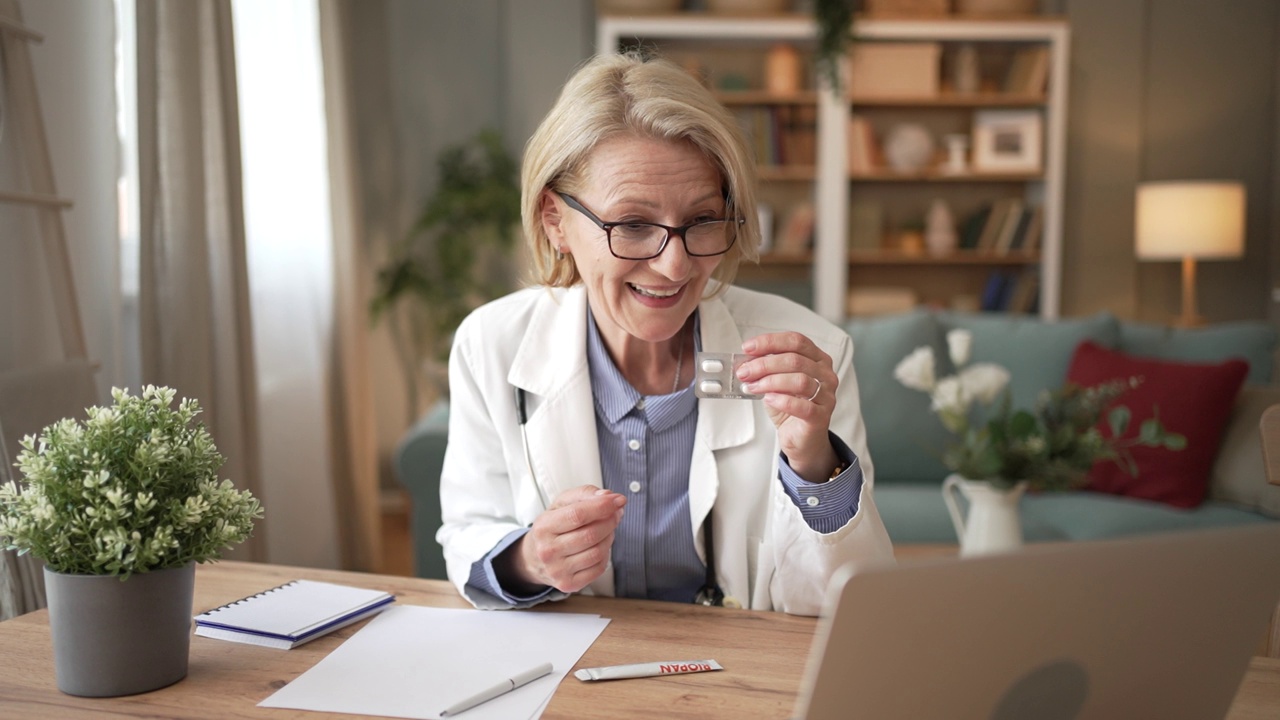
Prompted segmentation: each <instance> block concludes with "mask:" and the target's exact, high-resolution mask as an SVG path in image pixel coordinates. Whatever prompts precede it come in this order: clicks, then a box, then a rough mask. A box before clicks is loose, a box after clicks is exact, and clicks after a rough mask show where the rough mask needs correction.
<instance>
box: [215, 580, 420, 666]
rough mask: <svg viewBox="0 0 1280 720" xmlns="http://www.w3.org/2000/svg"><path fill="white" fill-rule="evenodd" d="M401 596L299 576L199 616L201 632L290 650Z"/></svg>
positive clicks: (221, 638) (233, 640) (360, 618)
mask: <svg viewBox="0 0 1280 720" xmlns="http://www.w3.org/2000/svg"><path fill="white" fill-rule="evenodd" d="M394 601H395V596H394V595H392V594H391V593H387V592H382V591H380V590H368V589H365V588H358V587H351V586H349V585H336V584H334V583H327V582H318V581H315V580H294V581H293V582H290V583H285V584H284V585H280V586H279V587H274V588H271V589H270V590H266V591H264V592H260V593H258V594H257V595H251V596H249V597H246V598H242V599H240V600H237V601H235V602H233V603H227V604H226V605H223V606H222V607H218V608H214V609H212V610H210V611H208V612H204V613H201V614H199V615H197V616H196V617H195V621H196V635H200V636H202V637H208V638H215V639H218V640H231V641H232V642H242V643H248V644H250V645H262V646H265V647H273V648H280V649H282V650H288V649H290V648H294V647H297V646H299V645H301V644H303V643H305V642H308V641H310V640H314V639H316V638H318V637H320V636H321V635H325V634H327V633H330V632H332V631H334V630H337V629H338V628H340V627H345V626H347V625H350V624H351V623H354V622H358V621H360V620H363V619H365V618H367V617H369V616H370V615H375V614H377V613H379V612H381V611H382V610H383V609H385V608H386V607H387V606H388V605H390V604H391V603H392V602H394Z"/></svg>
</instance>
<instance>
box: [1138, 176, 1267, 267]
mask: <svg viewBox="0 0 1280 720" xmlns="http://www.w3.org/2000/svg"><path fill="white" fill-rule="evenodd" d="M1137 205H1138V208H1137V221H1136V224H1137V228H1136V233H1135V234H1136V237H1137V254H1138V258H1139V259H1141V260H1180V259H1182V258H1187V257H1191V258H1196V259H1200V260H1205V259H1214V258H1219V259H1225V258H1238V257H1240V256H1242V255H1244V185H1243V184H1241V183H1235V182H1150V183H1142V184H1140V185H1139V186H1138V201H1137Z"/></svg>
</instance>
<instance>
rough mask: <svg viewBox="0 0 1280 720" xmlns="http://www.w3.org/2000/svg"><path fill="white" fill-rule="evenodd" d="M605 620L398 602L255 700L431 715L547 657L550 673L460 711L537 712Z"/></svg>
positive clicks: (468, 719) (505, 716)
mask: <svg viewBox="0 0 1280 720" xmlns="http://www.w3.org/2000/svg"><path fill="white" fill-rule="evenodd" d="M608 624H609V620H608V618H602V617H600V616H598V615H582V614H570V613H536V612H521V611H519V610H512V611H498V612H492V611H483V610H455V609H446V608H430V607H419V606H413V605H402V606H399V607H391V608H388V609H386V610H384V611H383V612H382V614H380V615H379V616H378V617H376V618H374V619H373V620H371V621H370V622H369V624H368V625H366V626H364V627H363V628H361V629H360V631H359V632H357V633H356V634H355V635H353V636H351V638H350V639H348V640H347V641H346V642H344V643H343V644H342V645H340V646H338V649H336V650H334V651H333V652H331V653H329V655H328V657H326V658H325V659H323V660H321V661H320V662H318V663H316V665H315V666H314V667H312V668H311V669H310V670H308V671H306V672H305V673H303V674H302V675H299V676H298V678H297V679H295V680H294V681H293V682H291V683H289V684H288V685H286V686H284V687H283V688H281V689H280V690H277V691H276V692H275V693H274V694H272V695H271V696H270V697H268V698H267V699H266V700H263V701H262V702H260V703H258V706H259V707H279V708H292V709H295V710H318V711H324V712H338V713H351V714H357V715H381V716H384V717H400V718H420V719H422V720H433V719H435V718H439V717H440V712H441V711H443V710H444V709H445V708H447V707H449V706H450V705H452V704H454V703H456V702H458V701H460V700H463V699H464V698H467V697H470V696H471V695H474V694H475V693H478V692H480V691H482V690H484V689H486V688H489V687H491V686H493V685H495V684H497V683H499V682H501V681H502V680H504V679H506V678H509V677H511V676H512V675H515V674H517V673H520V672H523V671H525V670H528V669H530V668H533V667H536V666H537V665H540V664H542V663H544V662H550V663H551V664H552V667H553V668H554V669H553V670H552V672H551V674H550V675H547V676H546V677H543V678H540V679H538V680H535V681H533V682H531V683H529V684H528V685H525V686H524V687H521V688H517V689H515V690H512V691H511V692H509V693H507V694H505V695H502V696H500V697H497V698H494V699H493V700H490V701H488V702H486V703H484V704H482V705H477V706H476V707H474V708H472V709H470V710H467V711H466V712H465V713H462V714H461V715H460V717H462V718H463V720H510V719H511V718H537V717H539V716H540V715H541V714H542V711H543V709H545V708H546V706H547V704H548V702H549V701H550V699H551V695H552V694H553V693H554V692H555V689H556V688H557V687H558V686H559V684H560V681H561V680H563V679H564V676H565V675H566V674H567V673H568V672H569V670H570V669H572V668H573V666H574V665H575V664H576V663H577V662H578V660H579V659H580V658H581V657H582V654H583V653H585V652H586V651H587V648H589V647H591V644H592V643H593V642H595V640H596V638H597V637H599V636H600V633H601V632H603V631H604V628H605V626H606V625H608Z"/></svg>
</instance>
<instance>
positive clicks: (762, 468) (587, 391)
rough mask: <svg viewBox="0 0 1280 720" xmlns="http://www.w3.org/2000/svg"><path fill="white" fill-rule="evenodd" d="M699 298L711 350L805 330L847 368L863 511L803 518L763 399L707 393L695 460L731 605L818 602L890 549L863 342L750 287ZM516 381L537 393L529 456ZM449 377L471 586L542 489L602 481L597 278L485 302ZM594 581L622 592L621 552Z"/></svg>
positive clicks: (446, 489)
mask: <svg viewBox="0 0 1280 720" xmlns="http://www.w3.org/2000/svg"><path fill="white" fill-rule="evenodd" d="M700 312H701V333H702V349H703V350H705V351H714V352H741V348H742V342H743V340H745V339H747V338H750V337H754V336H756V335H761V334H764V333H769V332H778V331H783V330H795V331H797V332H800V333H803V334H804V335H806V336H808V337H809V338H810V339H812V340H813V341H814V343H816V344H817V345H818V347H820V348H822V349H823V351H825V352H826V353H827V354H829V355H830V356H831V358H832V361H833V364H834V367H835V371H836V374H837V375H838V376H839V377H840V387H839V390H838V393H839V400H838V404H837V406H836V412H835V414H834V416H833V417H832V420H831V430H832V432H834V433H835V434H836V435H838V436H840V437H841V438H843V439H844V441H845V442H846V443H848V445H849V447H850V448H851V449H852V450H853V452H854V453H855V454H856V455H857V456H858V458H859V459H860V463H861V465H862V472H863V478H864V480H863V485H862V495H861V497H860V498H859V503H858V512H857V514H856V515H855V516H854V517H853V519H852V520H850V521H849V522H848V523H847V524H846V525H845V526H844V527H842V528H840V529H839V530H837V531H835V532H832V533H827V534H824V533H819V532H815V531H814V530H812V529H810V528H809V526H808V525H807V524H806V523H805V521H804V519H803V518H802V517H801V515H800V510H799V509H798V508H797V507H796V506H795V503H794V502H793V501H792V500H791V499H790V498H789V497H788V496H787V494H786V493H785V491H784V490H783V489H782V483H781V481H780V480H778V453H779V446H778V440H777V432H776V429H775V427H774V425H773V423H772V422H771V421H770V420H769V418H768V416H767V414H766V413H765V409H764V407H763V406H762V404H761V403H759V402H755V401H744V400H706V399H704V400H699V406H698V423H697V430H696V434H697V437H696V439H695V442H694V447H693V458H692V462H691V467H690V470H689V510H690V516H691V517H690V520H691V521H692V525H693V527H692V530H693V538H694V541H695V544H696V546H697V551H698V555H699V556H700V557H702V558H703V559H704V561H705V550H704V548H703V535H702V523H703V520H704V519H705V518H706V516H707V513H708V512H714V513H715V523H714V539H713V541H714V542H715V545H716V548H715V549H716V553H715V554H716V568H717V571H718V572H717V574H718V580H719V583H720V587H721V588H722V589H723V590H724V592H725V595H726V604H727V605H734V604H738V605H742V606H746V607H749V608H752V609H759V610H783V611H786V612H789V613H794V614H800V615H816V614H818V612H819V611H820V610H821V607H822V599H823V595H824V592H825V588H826V584H827V581H828V579H829V578H830V577H831V575H832V573H833V572H834V571H835V570H836V568H838V567H840V566H841V565H844V564H846V563H854V564H856V565H857V566H860V567H871V566H878V565H885V564H891V563H892V562H893V549H892V546H891V545H890V542H889V537H888V534H887V533H886V532H885V529H884V525H883V524H882V523H881V521H880V516H879V513H877V512H876V507H875V503H874V501H873V500H872V486H873V482H872V480H873V469H872V464H871V460H870V458H869V457H868V453H867V440H866V429H865V427H864V426H863V424H862V422H861V413H860V411H859V403H858V386H857V381H856V379H855V378H854V373H853V344H852V341H851V340H850V338H849V335H848V334H847V333H845V332H844V331H842V330H840V329H839V328H837V327H835V326H834V325H832V324H831V323H829V322H827V321H825V320H823V319H822V318H820V317H819V316H818V315H816V314H814V313H813V312H811V311H810V310H808V309H806V308H804V307H802V306H800V305H797V304H795V303H792V302H790V301H788V300H784V299H782V298H778V297H775V296H772V295H766V294H762V293H757V292H752V291H748V290H743V289H740V288H733V287H730V288H728V289H727V291H726V292H725V293H724V294H723V295H722V296H720V297H718V298H713V299H710V300H704V301H703V302H702V304H701V306H700ZM517 387H519V388H523V389H524V390H525V392H526V403H527V404H526V408H527V418H528V421H527V424H526V426H525V428H526V431H527V433H528V453H529V461H528V463H526V458H525V450H524V445H523V443H522V442H521V437H520V424H519V422H518V420H517V412H516V405H515V388H517ZM449 389H450V395H451V398H450V414H449V444H448V449H447V451H446V452H445V458H444V469H443V471H442V474H441V478H440V496H441V504H442V508H443V521H444V522H443V526H442V527H441V528H440V531H439V533H438V534H437V536H436V539H437V540H438V541H439V542H440V544H441V545H442V546H443V547H444V555H445V560H446V562H447V565H448V572H449V579H450V580H451V581H452V582H453V583H454V585H456V586H457V587H458V589H459V591H461V592H463V594H464V595H466V590H465V585H466V582H467V579H468V577H469V576H470V573H471V566H472V564H473V563H474V562H476V561H477V560H479V559H481V558H482V557H484V555H485V554H486V553H488V552H489V551H490V550H491V549H492V548H493V547H494V545H496V544H497V543H498V542H499V541H500V540H501V539H502V538H503V537H505V536H506V535H507V534H508V533H510V532H511V531H512V530H515V529H517V528H521V527H527V526H529V525H530V524H531V523H532V522H533V520H534V518H536V517H537V516H538V515H539V514H540V513H541V512H542V510H543V503H544V502H550V501H551V500H553V499H554V498H555V497H556V496H557V495H559V494H560V493H561V492H563V491H565V490H568V489H570V488H573V487H576V486H579V485H584V484H590V485H595V486H597V487H600V486H602V485H603V481H602V477H601V465H600V453H599V448H598V445H597V440H596V418H595V407H594V405H593V401H592V395H591V379H590V376H589V373H588V371H587V297H586V292H585V291H584V290H583V288H582V287H581V286H580V285H579V286H576V287H574V288H571V289H568V290H547V289H545V288H532V289H528V290H522V291H519V292H516V293H514V294H512V295H508V296H507V297H504V298H501V299H499V300H496V301H494V302H492V303H489V304H488V305H485V306H484V307H481V308H479V309H478V310H476V311H475V312H473V313H472V314H471V315H470V316H468V317H467V319H466V320H465V321H464V322H463V323H462V325H461V326H460V327H459V328H458V331H457V334H456V336H455V340H454V346H453V353H452V355H451V356H450V359H449ZM529 464H532V467H533V470H534V475H535V476H536V478H537V486H535V483H534V480H533V479H532V478H531V477H530V473H529V469H528V467H529ZM539 486H540V487H539ZM583 592H587V593H591V594H595V595H605V596H611V595H613V567H612V565H610V566H609V568H608V569H606V570H605V572H604V573H603V574H602V575H601V576H600V577H599V578H598V579H597V580H596V581H595V582H593V583H591V584H590V585H589V586H588V587H587V588H585V589H584V590H583ZM474 595H475V596H474V597H468V599H469V600H470V601H471V602H472V603H474V604H475V605H476V606H477V607H486V608H493V607H505V605H499V604H495V602H494V600H493V598H490V597H488V596H487V595H484V594H483V593H475V594H474ZM563 597H565V595H564V594H562V593H556V594H555V595H554V598H555V599H560V598H563Z"/></svg>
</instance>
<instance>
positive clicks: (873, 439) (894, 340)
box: [845, 311, 950, 483]
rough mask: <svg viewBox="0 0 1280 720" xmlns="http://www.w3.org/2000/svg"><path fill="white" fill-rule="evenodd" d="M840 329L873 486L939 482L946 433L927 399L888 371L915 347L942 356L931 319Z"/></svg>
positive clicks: (911, 316) (854, 323) (892, 319)
mask: <svg viewBox="0 0 1280 720" xmlns="http://www.w3.org/2000/svg"><path fill="white" fill-rule="evenodd" d="M845 330H846V331H847V332H848V333H849V335H850V336H851V337H852V338H853V367H854V371H855V372H856V373H857V375H858V393H859V398H860V400H861V403H862V419H863V421H864V422H865V423H866V425H867V445H868V449H869V450H870V452H871V464H872V467H873V468H874V472H875V475H874V477H875V480H876V482H877V483H882V482H897V481H905V482H913V481H928V482H942V478H944V477H946V475H947V470H946V468H945V467H943V465H942V463H941V462H940V461H939V460H938V457H939V455H940V454H941V452H942V448H943V446H944V445H945V444H946V442H947V440H948V439H949V437H950V434H949V433H948V432H947V430H946V428H944V427H943V426H942V422H941V421H940V420H939V419H938V416H937V415H936V414H934V413H933V412H931V411H930V410H929V396H928V395H926V394H925V393H922V392H919V391H917V390H911V389H910V388H907V387H906V386H904V385H903V384H902V383H900V382H898V381H897V380H895V379H894V377H893V368H894V367H895V366H897V364H898V362H899V361H901V360H902V358H904V357H906V356H907V355H908V354H909V353H910V352H911V351H912V350H915V349H916V348H918V347H921V346H928V347H931V348H933V353H934V357H937V358H943V357H945V356H946V346H945V343H944V341H943V338H942V336H941V334H940V333H939V331H938V324H937V322H936V321H935V320H934V318H933V315H932V314H930V313H928V312H925V311H915V312H909V313H904V314H900V315H889V316H882V317H877V318H869V319H862V320H851V321H849V322H848V323H846V324H845Z"/></svg>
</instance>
